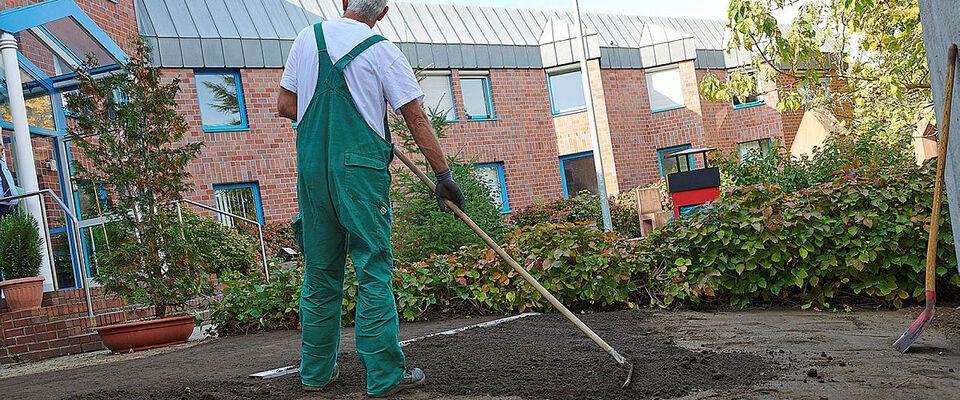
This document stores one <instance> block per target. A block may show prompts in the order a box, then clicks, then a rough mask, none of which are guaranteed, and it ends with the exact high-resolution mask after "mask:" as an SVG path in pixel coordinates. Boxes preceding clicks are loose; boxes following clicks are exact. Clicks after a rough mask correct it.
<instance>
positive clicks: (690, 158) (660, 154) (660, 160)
mask: <svg viewBox="0 0 960 400" xmlns="http://www.w3.org/2000/svg"><path fill="white" fill-rule="evenodd" d="M689 148H690V145H689V144H682V145H680V146H673V147H667V148H664V149H657V164H658V165H659V166H660V176H666V175H664V173H663V153H664V152H668V151H672V150H686V149H689ZM687 162H688V163H690V168H691V169H692V168H693V156H692V155H688V156H687Z"/></svg>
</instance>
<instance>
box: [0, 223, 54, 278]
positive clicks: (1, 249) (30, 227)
mask: <svg viewBox="0 0 960 400" xmlns="http://www.w3.org/2000/svg"><path fill="white" fill-rule="evenodd" d="M38 232H39V231H38V225H37V220H35V219H34V218H33V216H32V215H30V214H28V213H25V212H17V213H15V214H10V215H7V216H5V217H3V218H2V219H0V273H2V274H3V278H4V279H7V280H9V279H20V278H31V277H34V276H37V275H39V274H40V264H41V262H42V260H43V255H42V254H41V251H42V249H43V244H42V243H43V242H42V241H41V239H40V234H39V233H38Z"/></svg>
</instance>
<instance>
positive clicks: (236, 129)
mask: <svg viewBox="0 0 960 400" xmlns="http://www.w3.org/2000/svg"><path fill="white" fill-rule="evenodd" d="M249 130H250V127H249V126H205V127H203V131H204V132H246V131H249Z"/></svg>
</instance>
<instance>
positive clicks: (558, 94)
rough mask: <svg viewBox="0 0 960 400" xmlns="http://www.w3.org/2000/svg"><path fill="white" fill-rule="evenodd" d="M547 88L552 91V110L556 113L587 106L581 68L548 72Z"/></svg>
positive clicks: (578, 109) (573, 110)
mask: <svg viewBox="0 0 960 400" xmlns="http://www.w3.org/2000/svg"><path fill="white" fill-rule="evenodd" d="M547 90H548V91H549V92H550V111H552V112H553V114H554V115H557V114H564V113H569V112H578V111H582V110H585V109H586V108H587V100H586V98H584V96H583V81H582V78H581V77H580V70H579V69H576V70H573V71H563V72H551V73H547Z"/></svg>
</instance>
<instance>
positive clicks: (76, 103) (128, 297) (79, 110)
mask: <svg viewBox="0 0 960 400" xmlns="http://www.w3.org/2000/svg"><path fill="white" fill-rule="evenodd" d="M135 45H136V52H135V54H134V55H133V56H132V57H131V58H130V59H129V61H127V62H126V63H125V64H124V65H123V69H122V71H121V72H120V73H118V74H115V75H111V76H108V77H105V78H102V79H94V77H93V76H92V75H90V74H89V73H87V72H86V70H85V69H80V70H78V74H79V76H78V79H79V84H78V86H79V89H78V91H77V93H73V94H69V95H68V96H67V98H68V101H69V103H70V106H71V108H72V109H73V111H74V116H75V119H76V123H75V124H74V125H73V127H71V128H70V131H69V134H70V137H71V140H72V143H73V144H75V145H76V146H77V147H78V148H80V150H81V151H82V154H83V162H81V163H77V164H75V167H76V169H77V171H78V175H79V178H80V180H81V187H83V188H85V189H87V190H88V191H89V192H90V194H91V196H94V198H100V197H101V196H103V194H104V193H105V194H106V196H105V197H106V198H107V199H109V201H106V202H105V203H106V204H105V209H104V213H105V214H106V216H107V219H108V220H109V221H110V222H109V223H110V225H111V227H110V229H109V234H108V237H109V240H108V244H107V246H106V249H102V251H99V252H98V253H97V254H96V258H97V265H98V268H97V275H98V280H99V281H100V283H101V284H103V286H104V287H105V288H107V289H108V290H110V291H112V292H114V293H116V294H118V295H119V296H120V297H121V298H123V299H124V300H125V301H127V302H128V303H131V304H144V303H146V304H152V305H153V306H154V310H155V314H156V316H157V317H158V318H163V317H164V316H166V314H167V312H168V310H169V309H171V308H177V307H181V306H183V305H184V304H185V303H186V302H187V301H189V300H191V299H193V298H196V297H198V296H200V295H205V294H209V293H210V292H211V290H212V287H213V285H212V283H211V281H210V279H209V277H208V273H207V268H206V266H205V265H204V262H203V260H202V259H201V257H200V256H199V255H198V252H197V251H193V250H192V249H191V248H190V247H191V246H189V245H188V244H187V243H186V241H184V240H182V239H181V230H182V228H181V227H180V225H179V224H178V223H177V219H176V213H175V211H174V209H175V207H176V202H177V201H179V200H180V199H181V198H182V197H183V196H182V195H183V193H184V192H185V191H186V190H188V189H189V188H190V187H191V184H190V183H188V179H189V178H190V173H189V172H187V171H186V167H187V164H189V163H190V161H192V160H194V159H195V158H197V155H198V154H199V152H200V148H201V146H202V145H203V144H202V143H183V142H181V139H183V137H184V134H185V133H186V131H187V123H186V121H185V120H184V118H183V116H181V115H180V114H178V113H177V111H176V101H175V99H176V96H177V92H179V85H180V81H179V79H173V80H170V81H167V82H164V79H163V74H162V73H161V71H160V70H159V69H158V68H156V67H152V66H151V59H150V55H149V53H150V49H149V48H148V47H147V45H146V44H145V43H144V42H143V41H142V40H137V41H136V42H135ZM87 64H88V65H86V66H85V68H91V67H96V60H93V59H90V60H89V61H88V62H87ZM91 69H92V68H91Z"/></svg>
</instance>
